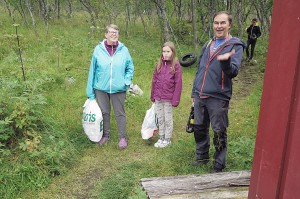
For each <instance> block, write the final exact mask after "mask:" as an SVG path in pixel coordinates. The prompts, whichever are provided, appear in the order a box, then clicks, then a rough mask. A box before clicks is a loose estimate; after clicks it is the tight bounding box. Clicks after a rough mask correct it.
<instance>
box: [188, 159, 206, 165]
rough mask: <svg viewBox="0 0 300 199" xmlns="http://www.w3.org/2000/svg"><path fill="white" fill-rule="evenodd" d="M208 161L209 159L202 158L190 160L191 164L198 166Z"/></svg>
mask: <svg viewBox="0 0 300 199" xmlns="http://www.w3.org/2000/svg"><path fill="white" fill-rule="evenodd" d="M208 162H209V159H203V160H195V161H193V162H191V165H192V166H200V165H205V164H207V163H208Z"/></svg>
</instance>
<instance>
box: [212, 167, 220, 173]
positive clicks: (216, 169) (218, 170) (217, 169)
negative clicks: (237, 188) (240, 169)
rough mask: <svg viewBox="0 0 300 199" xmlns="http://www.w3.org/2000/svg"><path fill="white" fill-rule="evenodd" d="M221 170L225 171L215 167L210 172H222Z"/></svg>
mask: <svg viewBox="0 0 300 199" xmlns="http://www.w3.org/2000/svg"><path fill="white" fill-rule="evenodd" d="M221 172H223V169H219V168H215V167H214V168H213V169H212V170H211V171H210V173H221Z"/></svg>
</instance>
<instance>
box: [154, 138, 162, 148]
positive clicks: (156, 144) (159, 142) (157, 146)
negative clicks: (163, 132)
mask: <svg viewBox="0 0 300 199" xmlns="http://www.w3.org/2000/svg"><path fill="white" fill-rule="evenodd" d="M162 143H163V140H162V139H159V140H158V141H157V142H156V143H155V144H154V147H156V148H160V145H161V144H162Z"/></svg>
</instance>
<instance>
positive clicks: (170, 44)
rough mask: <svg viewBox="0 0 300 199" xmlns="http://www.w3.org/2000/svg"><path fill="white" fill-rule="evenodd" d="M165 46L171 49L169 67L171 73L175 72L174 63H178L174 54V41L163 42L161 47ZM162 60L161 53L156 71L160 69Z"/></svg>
mask: <svg viewBox="0 0 300 199" xmlns="http://www.w3.org/2000/svg"><path fill="white" fill-rule="evenodd" d="M166 46H168V47H169V48H170V49H171V51H172V55H171V65H172V66H171V68H172V73H175V72H176V71H175V64H176V63H178V58H177V56H176V48H175V45H174V43H173V42H170V41H168V42H166V43H164V45H163V47H166ZM163 47H162V48H163ZM163 61H164V60H163V55H161V57H160V59H159V60H158V62H157V68H156V70H157V72H158V73H159V72H160V71H161V67H162V65H163Z"/></svg>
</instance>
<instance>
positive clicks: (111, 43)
mask: <svg viewBox="0 0 300 199" xmlns="http://www.w3.org/2000/svg"><path fill="white" fill-rule="evenodd" d="M133 74H134V65H133V61H132V58H131V56H130V54H129V51H128V49H127V47H126V46H125V45H124V44H123V43H121V42H119V28H118V26H117V25H114V24H110V25H108V26H107V27H106V32H105V39H104V40H103V41H101V42H100V43H99V44H98V45H97V46H96V47H95V49H94V52H93V55H92V60H91V64H90V70H89V74H88V80H87V87H86V93H87V96H88V98H89V99H91V100H93V99H96V101H97V103H98V105H99V107H100V109H101V111H102V115H103V136H102V138H101V140H100V141H99V143H98V144H99V145H103V144H104V143H106V142H108V141H109V140H110V113H111V104H112V106H113V110H114V115H115V118H116V122H117V126H118V134H119V136H118V137H119V148H120V149H124V148H126V147H127V145H128V140H127V136H126V114H125V108H124V102H125V98H126V91H127V89H128V88H129V86H130V84H131V82H132V79H133Z"/></svg>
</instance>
